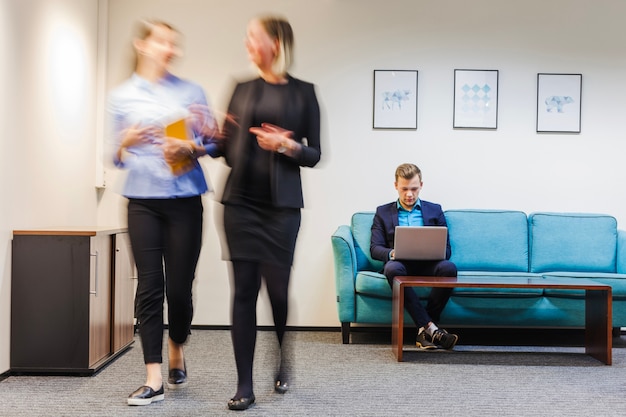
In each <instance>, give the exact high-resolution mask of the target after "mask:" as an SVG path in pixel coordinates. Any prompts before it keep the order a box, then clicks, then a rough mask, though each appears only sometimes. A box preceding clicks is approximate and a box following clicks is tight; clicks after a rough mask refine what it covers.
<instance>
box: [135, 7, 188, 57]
mask: <svg viewBox="0 0 626 417" xmlns="http://www.w3.org/2000/svg"><path fill="white" fill-rule="evenodd" d="M157 26H161V27H164V28H167V29H169V30H171V31H173V32H176V33H180V32H179V31H178V30H177V29H176V28H175V27H174V26H172V25H170V24H169V23H167V22H164V21H162V20H156V19H142V20H140V21H138V22H137V24H136V26H135V32H134V36H133V39H139V40H142V41H143V40H146V39H147V38H148V37H149V36H150V35H152V32H153V31H154V28H155V27H157ZM133 52H134V60H133V69H137V64H138V63H139V57H138V54H137V51H136V50H135V48H134V46H133Z"/></svg>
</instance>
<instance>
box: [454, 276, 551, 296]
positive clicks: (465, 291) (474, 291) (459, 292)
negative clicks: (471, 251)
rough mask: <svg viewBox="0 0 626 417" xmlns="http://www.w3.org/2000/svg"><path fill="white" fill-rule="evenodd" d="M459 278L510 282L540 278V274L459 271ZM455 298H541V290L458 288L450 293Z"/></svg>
mask: <svg viewBox="0 0 626 417" xmlns="http://www.w3.org/2000/svg"><path fill="white" fill-rule="evenodd" d="M458 275H459V277H460V278H469V279H476V280H484V281H489V280H492V279H496V280H498V281H500V280H506V279H507V278H508V279H510V280H511V281H512V282H514V281H519V280H520V279H522V280H527V279H531V278H541V275H540V274H531V273H529V272H486V271H459V274H458ZM452 295H454V296H455V297H485V298H489V297H504V298H524V297H541V296H543V288H481V287H468V288H463V287H458V288H455V289H454V292H453V293H452Z"/></svg>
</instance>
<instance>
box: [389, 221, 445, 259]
mask: <svg viewBox="0 0 626 417" xmlns="http://www.w3.org/2000/svg"><path fill="white" fill-rule="evenodd" d="M447 238H448V228H447V227H445V226H396V236H395V242H394V250H395V253H394V257H395V259H397V260H402V261H440V260H443V259H446V242H447Z"/></svg>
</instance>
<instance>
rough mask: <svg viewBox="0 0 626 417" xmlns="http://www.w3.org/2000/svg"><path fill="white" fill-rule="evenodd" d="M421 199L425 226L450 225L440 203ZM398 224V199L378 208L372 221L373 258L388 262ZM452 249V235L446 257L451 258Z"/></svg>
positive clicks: (371, 247) (371, 249) (371, 245)
mask: <svg viewBox="0 0 626 417" xmlns="http://www.w3.org/2000/svg"><path fill="white" fill-rule="evenodd" d="M420 201H421V208H422V217H423V219H424V226H446V227H447V226H448V224H447V223H446V218H445V216H444V215H443V210H442V209H441V206H440V205H439V204H435V203H431V202H429V201H424V200H420ZM396 226H398V205H397V201H394V202H393V203H388V204H385V205H382V206H379V207H378V208H376V214H375V215H374V222H373V223H372V238H371V243H370V252H371V254H372V258H374V259H378V260H379V261H384V262H387V261H388V260H389V253H390V252H391V251H392V249H393V242H394V238H395V235H396ZM451 255H452V249H451V248H450V236H449V235H448V242H447V245H446V259H450V256H451Z"/></svg>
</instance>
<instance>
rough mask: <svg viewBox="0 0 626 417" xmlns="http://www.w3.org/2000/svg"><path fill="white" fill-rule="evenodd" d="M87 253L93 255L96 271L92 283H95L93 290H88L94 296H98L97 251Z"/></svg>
mask: <svg viewBox="0 0 626 417" xmlns="http://www.w3.org/2000/svg"><path fill="white" fill-rule="evenodd" d="M89 255H91V256H95V257H96V273H95V278H94V285H95V287H96V288H95V290H94V291H91V290H90V291H89V294H93V295H94V296H96V297H97V296H98V251H96V253H95V254H93V253H90V254H89Z"/></svg>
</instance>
